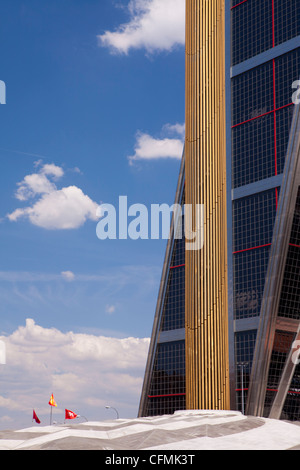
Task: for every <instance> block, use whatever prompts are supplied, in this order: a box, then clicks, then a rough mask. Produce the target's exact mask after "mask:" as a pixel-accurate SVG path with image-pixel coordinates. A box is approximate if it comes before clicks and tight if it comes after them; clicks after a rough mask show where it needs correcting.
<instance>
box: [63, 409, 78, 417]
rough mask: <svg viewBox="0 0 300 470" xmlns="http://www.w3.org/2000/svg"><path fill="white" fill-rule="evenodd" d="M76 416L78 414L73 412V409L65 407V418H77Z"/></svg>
mask: <svg viewBox="0 0 300 470" xmlns="http://www.w3.org/2000/svg"><path fill="white" fill-rule="evenodd" d="M77 416H79V415H77V414H76V413H74V411H71V410H66V409H65V419H75V418H77Z"/></svg>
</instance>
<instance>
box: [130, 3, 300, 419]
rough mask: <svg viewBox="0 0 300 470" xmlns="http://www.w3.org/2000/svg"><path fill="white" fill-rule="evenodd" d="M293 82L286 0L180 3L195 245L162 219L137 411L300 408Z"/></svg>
mask: <svg viewBox="0 0 300 470" xmlns="http://www.w3.org/2000/svg"><path fill="white" fill-rule="evenodd" d="M299 79H300V4H299V0H243V1H241V0H232V1H227V0H213V1H212V0H186V139H185V149H184V154H183V158H182V165H181V170H180V175H179V182H178V188H177V194H176V202H177V203H179V204H182V205H184V204H185V203H187V204H191V205H196V204H203V206H204V246H203V248H202V249H201V250H198V251H197V250H194V251H193V250H189V249H187V248H188V246H187V244H188V241H186V240H184V239H181V240H180V239H179V240H178V239H176V237H175V233H176V230H177V227H176V226H174V225H172V236H171V238H170V240H169V243H168V246H167V250H166V256H165V262H164V266H163V273H162V279H161V285H160V291H159V296H158V302H157V309H156V312H155V319H154V326H153V331H152V337H151V344H150V349H149V356H148V361H147V366H146V372H145V379H144V385H143V390H142V396H141V402H140V410H139V415H140V416H146V415H157V414H168V413H173V412H174V411H175V410H178V409H185V408H188V409H191V408H192V409H204V408H206V409H229V408H230V409H240V410H241V409H243V410H245V411H246V413H248V414H253V415H260V416H261V415H264V416H271V417H276V418H280V417H284V418H287V419H299V418H300V365H299V361H298V359H297V357H298V356H297V348H298V347H299V345H300V269H299V267H300V190H299V187H300V155H299V152H300V116H299V113H300V111H299V104H297V100H295V99H294V96H295V89H296V87H297V86H298V85H297V84H299V82H297V81H298V80H299ZM183 223H184V220H183ZM298 341H299V342H298Z"/></svg>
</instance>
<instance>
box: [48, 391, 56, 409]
mask: <svg viewBox="0 0 300 470" xmlns="http://www.w3.org/2000/svg"><path fill="white" fill-rule="evenodd" d="M49 405H50V406H57V404H56V402H55V400H54V396H53V393H52V395H51V397H50V400H49Z"/></svg>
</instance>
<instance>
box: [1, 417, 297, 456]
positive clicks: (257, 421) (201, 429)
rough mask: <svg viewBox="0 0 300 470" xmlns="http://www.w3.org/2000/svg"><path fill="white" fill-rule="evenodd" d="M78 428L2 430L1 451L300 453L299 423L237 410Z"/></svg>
mask: <svg viewBox="0 0 300 470" xmlns="http://www.w3.org/2000/svg"><path fill="white" fill-rule="evenodd" d="M71 423H72V424H71ZM73 423H74V422H72V421H70V423H68V424H65V425H59V426H46V427H41V426H38V425H36V426H34V427H31V428H28V429H23V430H20V431H2V432H0V450H26V449H27V450H211V449H212V450H223V449H226V450H288V449H295V450H300V425H299V424H300V423H296V424H295V423H290V422H285V421H277V420H269V419H264V418H254V417H251V416H250V417H245V416H243V415H242V414H241V413H239V412H235V411H180V412H176V413H175V414H174V415H171V416H160V417H154V418H137V419H128V420H122V419H118V420H115V421H104V422H86V423H81V424H73Z"/></svg>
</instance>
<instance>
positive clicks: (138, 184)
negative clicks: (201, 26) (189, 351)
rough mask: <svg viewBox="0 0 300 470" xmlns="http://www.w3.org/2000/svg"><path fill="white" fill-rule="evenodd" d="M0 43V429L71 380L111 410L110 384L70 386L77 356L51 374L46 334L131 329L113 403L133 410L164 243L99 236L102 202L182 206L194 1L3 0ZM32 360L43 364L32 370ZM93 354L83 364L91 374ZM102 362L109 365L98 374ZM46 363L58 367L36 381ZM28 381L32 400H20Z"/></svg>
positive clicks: (91, 337) (79, 397) (108, 334)
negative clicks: (1, 362) (1, 90)
mask: <svg viewBox="0 0 300 470" xmlns="http://www.w3.org/2000/svg"><path fill="white" fill-rule="evenodd" d="M0 42H1V45H2V46H1V50H0V63H1V67H0V80H3V81H4V82H5V84H6V105H1V106H0V121H1V142H0V158H1V163H2V171H1V175H0V178H1V198H0V231H1V267H0V296H1V302H0V313H1V327H0V337H1V339H2V340H4V342H5V343H6V344H7V364H6V365H5V366H0V367H1V369H0V427H1V428H2V429H3V428H5V427H10V426H17V427H18V426H20V425H23V424H25V423H27V424H28V423H29V421H30V419H29V415H30V412H31V411H32V409H31V405H32V407H33V406H35V407H38V406H39V405H40V407H41V408H42V407H43V406H44V405H43V403H44V402H43V400H44V401H45V398H44V397H46V402H47V400H48V395H47V394H49V392H50V394H51V393H54V395H55V390H53V389H55V386H56V390H57V392H56V393H57V394H58V397H56V399H57V401H59V398H60V399H61V401H64V400H66V399H67V398H68V397H69V395H68V393H69V392H68V393H67V391H66V390H67V389H68V390H69V389H70V390H71V389H72V387H74V390H77V394H76V399H75V395H74V394H73V395H72V397H73V399H74V403H73V405H74V406H75V407H76V406H78V403H81V406H82V407H85V409H84V411H85V413H87V414H90V415H93V419H104V418H109V416H107V411H106V410H104V411H101V412H100V411H98V414H97V413H96V411H95V410H96V409H97V410H100V409H101V410H102V409H103V404H104V401H105V398H106V394H105V393H108V391H107V390H106V392H105V393H104V391H103V390H102V389H101V387H102V386H103V383H102V382H101V383H102V385H101V383H99V384H98V389H95V390H94V394H95V396H94V395H92V392H91V396H89V397H87V390H86V389H85V388H84V387H83V388H82V390H81V388H80V387H79V386H78V384H77V387H75V385H74V384H75V383H76V380H79V378H78V377H79V374H82V371H77V373H78V375H77V373H76V372H75V369H76V370H77V366H78V364H76V366H75V365H74V363H72V362H69V360H68V361H67V360H66V362H65V365H64V364H63V362H62V364H61V369H60V370H56V369H55V367H56V366H54V365H53V367H54V368H53V369H51V367H50V365H49V364H52V362H51V361H52V359H51V360H50V359H49V357H48V356H47V351H48V353H49V355H50V354H52V355H53V354H54V351H55V349H51V348H53V347H54V345H55V341H54V340H52V339H51V341H50V343H49V344H48V343H47V341H45V344H46V345H47V344H48V346H47V347H46V346H45V347H44V348H42V346H41V345H39V346H37V343H36V342H39V341H40V339H41V338H42V337H44V336H45V338H47V340H48V339H49V338H52V336H53V337H54V336H55V337H56V338H59V341H60V343H59V344H60V345H64V339H65V341H66V343H65V344H66V345H67V344H69V342H70V341H71V340H70V334H71V332H72V334H73V335H74V337H72V338H73V340H74V344H73V346H74V348H75V344H77V340H78V339H81V340H82V341H83V338H84V339H85V342H86V349H87V350H90V347H91V346H90V345H91V342H92V343H93V342H95V343H97V341H98V340H99V338H101V339H102V340H103V341H105V344H106V345H107V343H106V341H108V340H109V338H110V339H111V344H112V345H114V344H115V342H116V341H118V340H119V341H121V340H124V339H125V338H132V341H133V343H132V344H133V345H134V346H133V350H134V354H136V349H135V348H138V345H139V344H140V343H139V341H141V362H140V364H139V366H136V367H135V368H134V369H133V370H132V364H131V365H129V366H128V369H127V368H126V366H125V365H124V364H123V366H122V367H121V369H122V371H123V372H122V373H124V374H127V375H126V377H127V378H126V377H125V376H124V380H125V381H126V380H127V379H128V377H131V378H132V380H133V384H132V390H134V391H132V393H130V394H128V397H127V398H126V399H125V397H124V396H123V397H122V398H120V397H119V396H115V402H114V404H115V405H116V404H117V405H118V406H119V408H120V410H122V411H121V413H122V412H123V415H124V416H125V415H126V416H128V415H130V414H133V415H135V412H136V411H135V409H136V407H137V405H138V399H139V391H140V386H141V380H142V375H143V367H144V362H145V357H146V352H147V344H148V343H147V340H143V338H149V336H150V334H151V329H152V323H153V316H154V310H155V305H156V296H157V292H158V287H159V281H160V276H161V269H162V263H163V257H164V250H165V246H166V241H165V240H139V241H132V240H107V241H100V240H99V239H98V238H97V237H96V224H97V220H96V218H95V211H94V209H95V207H97V206H98V205H99V204H101V203H104V202H105V203H110V204H114V205H116V207H117V203H118V198H119V196H122V195H126V196H127V197H128V203H129V204H134V203H142V204H145V205H146V206H147V207H149V208H150V205H151V204H153V203H167V204H172V203H173V202H174V196H175V190H176V184H177V178H178V173H179V166H180V157H181V152H182V148H183V138H184V137H183V136H184V81H185V58H184V0H173V1H171V0H164V2H161V1H160V0H159V1H158V0H132V1H130V2H129V1H124V2H119V1H114V0H85V1H82V0H51V1H50V0H49V1H48V0H47V1H44V2H41V1H40V0H26V1H25V0H23V1H22V0H14V1H13V2H11V1H10V0H3V1H2V2H1V30H0ZM67 222H68V226H67V228H66V223H67ZM55 332H56V333H55ZM74 338H76V341H75V339H74ZM29 339H30V341H29ZM17 344H18V345H19V346H18V347H16V345H17ZM80 344H81V342H80ZM97 344H98V343H97ZM117 344H118V345H119V346H120V344H121V343H117ZM123 346H124V344H123V343H122V346H121V349H120V351H121V353H120V354H121V355H122V351H123V349H122V348H123ZM127 346H128V345H127ZM127 346H126V348H127ZM23 347H26V352H25V350H24V349H22V348H23ZM62 347H63V346H62ZM41 348H42V349H43V353H41ZM97 348H98V346H97ZM97 348H96V349H97ZM106 348H108V346H106ZM56 349H57V348H56ZM97 350H98V349H97ZM112 350H113V351H114V354H116V352H115V350H114V349H113V348H112ZM137 350H138V349H137ZM18 351H19V353H18ZM20 351H22V357H23V359H22V361H24V364H23V366H21V364H18V360H20V357H19V356H20ZM39 354H40V355H39ZM44 354H45V356H44ZM83 355H84V354H83ZM75 356H76V354H75ZM75 356H74V357H75ZM18 357H19V359H18ZM42 357H43V358H42ZM47 357H48V359H47ZM61 357H62V358H63V357H65V356H64V355H63V353H62V356H61ZM68 357H69V356H68ZM97 357H98V356H97ZM111 357H112V362H111V363H109V364H110V365H111V369H110V371H111V370H113V355H112V356H111ZM114 357H115V356H114ZM26 358H27V359H28V364H27V363H26V360H27V359H26ZM41 358H42V359H41ZM62 361H63V359H62ZM32 362H36V364H40V366H39V367H40V368H41V370H39V371H38V370H36V371H35V374H36V376H32V377H30V374H29V372H28V371H29V370H30V368H29V364H30V363H32ZM92 363H93V368H92V367H91V368H90V369H89V367H87V366H86V365H85V370H90V373H91V374H92V373H95V372H93V371H94V370H95V368H96V369H97V359H96V358H93V361H92ZM22 367H23V369H22ZM101 367H102V366H101V360H100V362H99V364H98V368H99V374H100V375H101V371H102V369H101ZM105 367H106V366H105ZM22 370H23V371H24V374H25V371H27V373H26V374H27V375H26V379H25V375H24V377H23V375H22ZM42 370H43V371H45V370H48V372H47V373H48V376H47V373H46V372H43V373H44V374H45V375H43V379H44V380H43V381H41V383H40V384H39V383H38V382H39V380H38V377H41V375H42ZM115 372H116V373H115V375H112V376H111V377H110V379H106V383H107V380H111V384H110V385H111V388H112V389H113V385H114V384H115V386H116V387H117V386H120V383H119V382H118V380H117V377H119V378H120V377H121V375H122V374H120V371H119V370H117V369H116V371H115ZM110 373H112V372H110ZM19 374H20V375H19ZM28 374H29V375H28ZM70 374H71V376H70ZM16 375H17V376H18V378H17V377H16ZM20 377H23V378H20ZM57 377H60V378H61V377H64V380H62V381H61V382H60V384H58V381H57ZM89 377H90V376H89ZM68 378H69V380H67V379H68ZM65 379H66V382H65ZM72 381H73V382H72ZM88 382H89V378H88V377H87V378H86V383H88ZM16 383H17V384H18V385H16ZM65 383H67V386H63V385H64V384H65ZM71 385H72V386H71ZM26 387H27V388H26ZM21 389H22V393H23V394H26V395H29V396H30V395H31V396H32V397H34V399H35V401H34V399H33V398H32V402H31V401H30V405H26V406H25V407H23V408H22V406H20V405H19V402H20V393H21V392H20V391H21ZM79 389H80V390H81V391H79ZM72 390H73V389H72ZM70 393H71V392H70ZM110 394H111V390H110V392H109V395H108V396H111V395H110ZM100 395H102V396H103V403H102V402H101V404H99V403H98V402H97V400H96V398H95V397H96V396H97V397H99V396H100ZM70 396H71V395H70ZM93 397H94V398H93ZM111 404H112V406H113V403H111ZM65 406H66V407H67V408H68V407H69V408H70V401H69V402H68V403H65ZM42 409H43V411H41V413H42V414H43V413H47V406H46V407H45V408H42ZM74 411H76V410H74ZM82 413H83V412H82ZM101 413H102V414H101ZM83 414H84V413H83ZM20 416H21V417H22V418H20ZM18 420H19V421H18Z"/></svg>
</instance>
